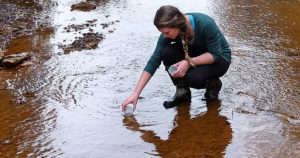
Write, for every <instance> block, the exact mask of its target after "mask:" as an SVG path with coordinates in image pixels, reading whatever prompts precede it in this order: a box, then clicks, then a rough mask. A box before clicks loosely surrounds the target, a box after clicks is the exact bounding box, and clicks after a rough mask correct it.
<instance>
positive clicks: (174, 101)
mask: <svg viewBox="0 0 300 158" xmlns="http://www.w3.org/2000/svg"><path fill="white" fill-rule="evenodd" d="M168 68H169V67H166V70H168ZM168 74H169V76H170V77H171V80H172V82H173V84H174V85H175V86H176V92H175V94H174V96H173V97H172V98H171V99H169V100H166V101H164V104H163V105H164V107H165V108H166V109H167V108H172V107H175V106H177V105H179V104H181V103H184V102H186V101H190V100H191V91H190V88H189V87H188V86H186V85H185V83H184V79H183V78H174V77H172V75H171V74H170V73H169V72H168Z"/></svg>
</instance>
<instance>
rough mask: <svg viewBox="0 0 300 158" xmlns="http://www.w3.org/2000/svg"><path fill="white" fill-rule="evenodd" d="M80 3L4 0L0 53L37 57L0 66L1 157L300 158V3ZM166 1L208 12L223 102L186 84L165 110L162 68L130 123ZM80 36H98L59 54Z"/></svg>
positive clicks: (167, 83)
mask: <svg viewBox="0 0 300 158" xmlns="http://www.w3.org/2000/svg"><path fill="white" fill-rule="evenodd" d="M76 3H79V2H78V1H76V2H75V1H72V0H68V1H60V0H58V1H43V2H36V1H30V0H29V1H28V3H27V2H26V3H21V2H19V1H15V0H3V1H1V2H0V8H1V11H0V14H1V17H2V18H1V22H0V24H1V27H0V32H1V35H0V39H1V43H0V48H1V49H2V50H4V51H5V55H8V54H15V53H20V52H33V57H32V58H31V60H30V62H32V63H34V65H31V66H26V67H21V66H17V67H15V68H9V69H8V68H0V76H1V77H0V98H1V101H0V116H1V117H0V157H228V158H232V157H251V158H252V157H288V158H294V157H300V122H299V119H300V107H299V105H300V98H299V96H300V91H299V87H300V84H299V81H300V75H299V74H300V62H299V61H300V60H299V50H300V30H299V28H300V19H299V18H298V17H300V12H299V11H298V10H300V2H299V1H296V0H292V1H276V2H273V1H272V2H271V1H270V2H269V1H260V2H241V1H236V0H226V1H201V2H199V1H196V0H193V1H190V2H189V3H188V4H186V3H184V1H165V2H161V1H151V2H145V1H140V0H138V1H109V0H105V1H103V0H99V1H98V0H97V1H96V0H95V1H93V0H89V1H88V3H91V4H93V5H95V6H96V8H95V9H93V10H90V11H80V10H71V6H72V5H73V4H76ZM164 4H172V5H175V6H177V7H179V9H180V10H182V11H183V12H202V13H206V14H208V15H210V16H212V17H213V18H214V19H215V20H216V23H217V24H218V25H219V26H220V29H221V30H222V32H223V33H224V35H225V37H226V38H227V39H228V42H229V44H230V46H231V49H232V64H231V66H230V69H229V71H228V72H227V74H226V75H225V76H223V77H222V78H221V80H222V82H223V87H222V90H221V92H220V99H219V100H218V101H215V102H212V103H206V102H204V101H202V100H201V98H202V97H203V94H204V92H205V91H204V90H195V89H192V100H191V103H186V104H182V105H180V106H179V107H176V108H172V109H164V108H163V106H162V103H163V101H164V100H166V99H168V98H169V97H171V96H172V95H173V93H174V91H175V87H174V86H173V85H172V83H171V80H170V79H169V77H168V75H167V74H166V72H165V71H164V68H163V66H161V67H160V68H159V69H158V70H157V72H156V73H155V75H154V77H153V78H152V79H151V81H150V82H149V84H148V85H147V86H146V87H145V89H144V91H143V92H142V94H141V99H140V100H139V102H138V107H137V110H136V111H135V115H134V116H133V117H129V118H126V117H124V116H123V115H122V114H121V103H122V102H123V100H124V99H125V98H126V97H127V96H128V95H129V94H130V93H131V92H132V91H133V90H134V88H135V85H136V83H137V79H138V77H139V75H140V73H141V72H142V70H143V68H144V65H145V64H146V62H147V60H148V58H149V57H150V56H151V54H152V51H153V50H154V48H155V43H156V40H157V38H158V36H159V32H158V31H157V30H156V28H155V27H154V25H153V17H154V14H155V11H156V9H157V8H158V7H159V6H161V5H164ZM3 19H4V21H3ZM95 19H96V20H95ZM86 24H91V25H88V26H87V25H86ZM70 26H73V27H70ZM80 26H82V27H80ZM8 28H9V29H8ZM87 33H93V34H99V35H100V34H101V35H103V38H102V39H101V40H99V41H97V42H99V43H97V46H96V44H94V43H93V44H90V45H91V46H93V47H87V46H88V45H86V43H84V44H83V45H82V43H79V44H78V45H79V46H84V47H82V49H77V47H74V48H76V49H74V50H71V51H69V52H68V53H64V49H62V48H64V47H62V46H66V47H68V46H72V43H74V42H75V41H76V39H77V40H78V39H79V40H80V39H83V38H82V37H84V34H87ZM76 42H77V43H78V41H76ZM76 42H75V43H76Z"/></svg>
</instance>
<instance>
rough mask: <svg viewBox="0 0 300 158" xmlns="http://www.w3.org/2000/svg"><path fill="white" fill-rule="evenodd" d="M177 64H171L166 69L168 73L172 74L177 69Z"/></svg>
mask: <svg viewBox="0 0 300 158" xmlns="http://www.w3.org/2000/svg"><path fill="white" fill-rule="evenodd" d="M177 69H178V66H175V65H171V66H170V67H169V69H168V71H169V73H170V74H171V75H172V76H173V74H174V73H175V72H176V71H177Z"/></svg>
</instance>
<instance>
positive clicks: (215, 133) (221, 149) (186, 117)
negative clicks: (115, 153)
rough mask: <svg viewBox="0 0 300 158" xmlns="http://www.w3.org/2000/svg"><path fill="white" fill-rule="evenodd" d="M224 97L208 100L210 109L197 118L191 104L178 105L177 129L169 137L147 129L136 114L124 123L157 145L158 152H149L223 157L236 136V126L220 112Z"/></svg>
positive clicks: (179, 157) (168, 155)
mask: <svg viewBox="0 0 300 158" xmlns="http://www.w3.org/2000/svg"><path fill="white" fill-rule="evenodd" d="M220 106H221V101H219V100H217V101H214V102H211V103H208V104H207V112H206V113H205V114H203V115H200V116H196V117H194V118H192V117H191V115H190V104H189V103H185V104H181V105H180V106H178V107H176V110H177V115H176V116H175V118H174V122H173V124H174V126H175V127H174V129H172V130H171V131H170V133H169V136H168V138H167V140H163V139H161V138H160V137H159V136H156V134H155V133H154V132H153V131H151V130H143V127H144V126H147V125H146V124H145V125H144V124H139V123H138V122H137V120H136V119H135V117H134V116H132V117H125V118H124V119H123V124H124V126H125V127H126V128H127V129H129V130H132V131H136V132H140V133H141V134H142V135H141V138H142V139H143V140H144V141H145V142H147V143H152V144H154V145H155V149H156V152H157V153H158V154H153V153H148V154H151V155H155V156H160V157H163V158H167V157H169V158H173V157H178V158H181V157H223V156H224V153H225V149H226V147H227V145H228V144H229V143H230V141H231V139H232V129H231V127H230V123H229V122H228V121H227V118H226V117H225V116H221V115H220V114H219V111H220V110H219V108H220Z"/></svg>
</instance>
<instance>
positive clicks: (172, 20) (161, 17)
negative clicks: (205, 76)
mask: <svg viewBox="0 0 300 158" xmlns="http://www.w3.org/2000/svg"><path fill="white" fill-rule="evenodd" d="M154 25H155V26H156V27H157V28H164V27H168V28H179V29H180V35H179V36H180V38H181V40H182V45H183V50H184V52H185V59H186V60H187V61H188V62H189V64H190V65H191V66H193V67H195V65H194V63H193V61H192V59H191V57H190V56H189V55H188V37H187V25H186V19H185V17H184V15H183V14H182V13H181V12H180V11H179V10H178V9H177V8H176V7H173V6H170V5H166V6H162V7H160V8H159V9H158V10H157V12H156V14H155V17H154Z"/></svg>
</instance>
